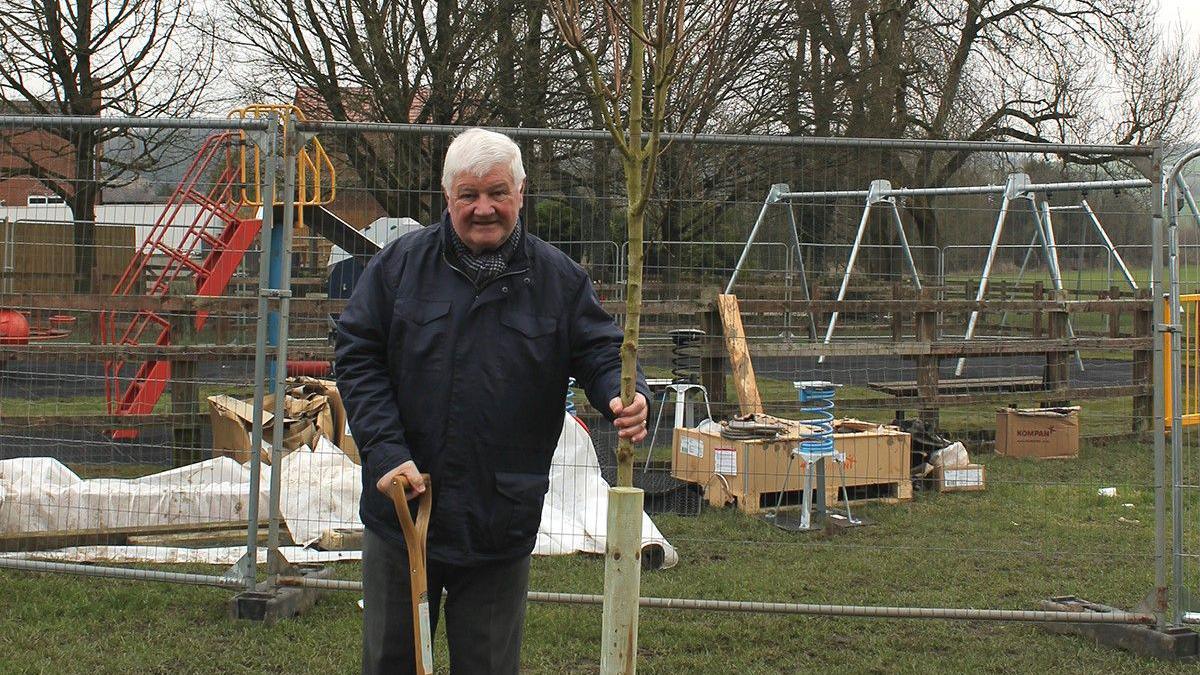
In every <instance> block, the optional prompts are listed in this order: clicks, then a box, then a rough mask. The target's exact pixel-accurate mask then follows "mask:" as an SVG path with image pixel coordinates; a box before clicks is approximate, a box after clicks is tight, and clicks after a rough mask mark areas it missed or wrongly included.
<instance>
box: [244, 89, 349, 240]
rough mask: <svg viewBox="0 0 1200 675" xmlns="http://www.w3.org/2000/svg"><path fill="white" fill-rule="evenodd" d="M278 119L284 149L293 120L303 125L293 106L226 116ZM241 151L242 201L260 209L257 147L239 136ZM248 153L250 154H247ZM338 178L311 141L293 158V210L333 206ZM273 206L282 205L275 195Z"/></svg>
mask: <svg viewBox="0 0 1200 675" xmlns="http://www.w3.org/2000/svg"><path fill="white" fill-rule="evenodd" d="M271 115H278V116H279V120H280V125H279V129H280V134H281V135H282V139H281V140H282V144H281V146H280V147H284V148H286V147H287V141H288V136H289V134H291V133H295V131H294V130H293V129H292V128H291V125H292V120H296V121H299V122H303V121H304V113H302V112H300V109H299V108H297V107H296V106H294V105H249V106H246V107H245V108H239V109H237V110H234V111H233V112H231V113H229V116H230V117H231V118H240V119H263V118H265V117H269V116H271ZM242 140H243V141H244V142H243V143H242V144H241V151H240V155H239V157H238V160H237V161H238V162H239V172H240V178H241V180H240V182H241V185H242V188H241V190H242V194H241V201H242V204H243V205H246V206H262V205H263V195H262V184H263V177H262V169H261V166H262V164H261V162H260V159H261V156H260V152H261V151H260V150H259V147H258V146H257V145H255V144H253V143H249V142H245V141H246V138H245V133H244V132H243V134H242ZM248 150H249V151H248ZM336 178H337V176H336V173H335V172H334V169H333V163H332V162H330V161H329V156H328V155H326V154H325V148H324V147H323V146H322V145H321V141H320V140H318V139H317V138H315V137H314V138H311V139H309V141H308V142H307V143H305V144H304V147H302V148H301V149H300V152H299V153H298V154H297V155H296V199H295V202H294V203H295V205H296V206H318V205H323V204H328V203H329V202H332V201H333V200H334V198H335V197H336V196H337V180H336ZM274 203H275V204H277V205H279V204H282V203H283V201H282V199H281V198H280V197H279V196H278V195H276V196H275V198H274ZM300 217H301V218H302V217H303V216H300Z"/></svg>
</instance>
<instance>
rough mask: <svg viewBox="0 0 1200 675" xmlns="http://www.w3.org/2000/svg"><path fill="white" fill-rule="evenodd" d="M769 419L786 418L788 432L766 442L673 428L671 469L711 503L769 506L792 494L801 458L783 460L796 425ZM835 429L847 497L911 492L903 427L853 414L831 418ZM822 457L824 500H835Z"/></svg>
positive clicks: (837, 485) (833, 468)
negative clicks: (836, 422)
mask: <svg viewBox="0 0 1200 675" xmlns="http://www.w3.org/2000/svg"><path fill="white" fill-rule="evenodd" d="M773 419H774V420H776V421H778V422H781V423H785V424H788V425H791V426H792V427H793V429H794V432H793V433H789V434H788V435H787V436H785V437H783V438H780V439H775V440H771V441H764V440H747V441H734V440H730V439H726V438H722V437H721V436H720V435H716V434H707V433H703V432H701V431H699V430H697V429H682V428H677V429H675V437H674V449H673V455H672V460H671V475H672V476H674V477H675V478H678V479H680V480H684V481H688V482H691V483H696V484H698V485H700V486H701V487H702V488H703V489H704V494H705V497H706V498H707V500H708V502H709V503H710V504H712V505H714V506H724V505H725V504H727V503H728V502H730V501H736V502H737V506H738V509H739V510H741V511H743V512H745V513H759V512H760V511H762V510H764V509H769V508H771V507H773V506H774V505H775V503H776V502H777V500H778V498H779V493H780V492H786V493H798V492H799V491H801V490H802V489H803V487H804V471H805V462H804V461H803V460H802V459H800V458H796V459H795V460H793V461H791V462H790V466H789V460H790V459H791V455H792V450H794V449H795V448H796V446H797V444H798V442H799V438H800V435H799V434H800V431H801V429H800V426H801V425H800V424H799V423H798V422H794V421H790V420H782V419H779V418H773ZM838 429H839V430H841V433H834V436H833V442H834V448H835V449H836V450H837V451H838V452H841V453H844V454H845V455H846V462H845V464H844V467H845V471H846V486H847V489H848V490H849V492H850V494H851V498H852V499H854V498H856V496H857V495H870V496H871V497H873V498H879V499H885V500H906V499H911V498H912V478H911V476H910V475H909V467H910V461H911V457H910V454H909V453H910V451H911V446H912V437H911V436H909V434H907V433H905V432H903V431H899V430H897V429H893V428H889V427H882V426H879V425H876V424H870V423H867V422H857V421H845V422H842V423H839V425H838ZM824 463H825V500H826V503H827V504H829V505H831V506H832V505H834V504H835V502H836V501H838V493H839V492H840V490H841V481H840V479H839V477H838V467H837V464H835V463H834V462H832V461H830V460H824ZM794 496H795V495H792V497H794ZM785 499H787V501H789V502H791V501H795V500H794V499H791V498H788V497H785Z"/></svg>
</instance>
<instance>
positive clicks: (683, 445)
mask: <svg viewBox="0 0 1200 675" xmlns="http://www.w3.org/2000/svg"><path fill="white" fill-rule="evenodd" d="M679 451H680V452H682V453H683V454H685V455H691V456H692V457H703V456H704V441H702V440H700V439H699V438H693V437H691V436H684V437H682V438H680V439H679Z"/></svg>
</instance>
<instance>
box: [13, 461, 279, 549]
mask: <svg viewBox="0 0 1200 675" xmlns="http://www.w3.org/2000/svg"><path fill="white" fill-rule="evenodd" d="M249 487H250V472H249V470H248V469H246V468H245V467H243V466H242V465H241V464H238V463H237V462H236V461H234V460H233V459H230V458H228V457H218V458H216V459H210V460H207V461H204V462H200V463H197V464H191V465H188V466H183V467H179V468H177V469H171V470H170V471H164V472H162V473H156V474H153V475H150V476H143V477H142V478H133V479H117V478H95V479H91V480H83V479H81V478H79V476H76V475H75V473H74V472H72V471H71V470H70V469H68V468H67V467H66V466H64V465H63V464H62V463H60V462H59V461H58V460H56V459H51V458H49V457H23V458H18V459H6V460H2V461H0V532H5V533H16V532H45V531H48V530H91V529H99V528H119V527H138V526H143V525H172V524H181V523H206V522H213V521H229V520H245V518H246V510H247V507H248V505H249V496H248V495H249V492H250V490H249ZM261 487H262V488H263V489H262V490H261V491H260V495H262V497H261V499H262V501H261V503H262V504H266V503H267V502H266V490H265V487H266V484H265V483H264V484H263V485H262V486H261Z"/></svg>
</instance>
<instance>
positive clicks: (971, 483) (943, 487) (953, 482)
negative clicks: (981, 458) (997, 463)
mask: <svg viewBox="0 0 1200 675" xmlns="http://www.w3.org/2000/svg"><path fill="white" fill-rule="evenodd" d="M986 482H987V475H986V470H985V468H984V466H983V465H981V464H968V465H966V466H940V467H938V470H937V484H938V491H939V492H978V491H980V490H983V489H984V487H985V486H986Z"/></svg>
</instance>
